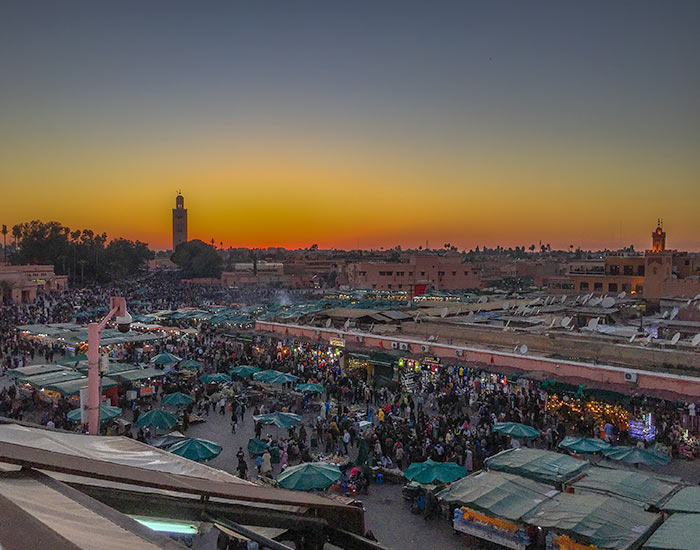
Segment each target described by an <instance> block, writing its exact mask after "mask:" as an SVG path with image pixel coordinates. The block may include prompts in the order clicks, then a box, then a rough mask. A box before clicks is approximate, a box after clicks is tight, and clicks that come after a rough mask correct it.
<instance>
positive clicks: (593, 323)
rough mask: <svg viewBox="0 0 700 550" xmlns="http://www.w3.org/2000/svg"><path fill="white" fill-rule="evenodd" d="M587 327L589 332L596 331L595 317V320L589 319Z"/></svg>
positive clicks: (596, 318) (596, 322)
mask: <svg viewBox="0 0 700 550" xmlns="http://www.w3.org/2000/svg"><path fill="white" fill-rule="evenodd" d="M587 326H588V328H589V329H590V330H596V329H597V328H598V317H595V318H593V319H591V320H590V321H588V325H587Z"/></svg>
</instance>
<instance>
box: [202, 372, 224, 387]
mask: <svg viewBox="0 0 700 550" xmlns="http://www.w3.org/2000/svg"><path fill="white" fill-rule="evenodd" d="M230 381H231V377H230V376H229V375H228V374H224V373H223V372H216V373H214V374H205V375H204V376H202V382H204V383H205V384H225V383H226V382H230Z"/></svg>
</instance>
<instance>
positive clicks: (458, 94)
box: [0, 0, 700, 250]
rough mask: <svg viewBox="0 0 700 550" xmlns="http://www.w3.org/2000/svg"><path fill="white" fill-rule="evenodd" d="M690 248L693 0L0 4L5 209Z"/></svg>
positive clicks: (233, 233)
mask: <svg viewBox="0 0 700 550" xmlns="http://www.w3.org/2000/svg"><path fill="white" fill-rule="evenodd" d="M179 189H181V190H182V193H183V195H184V196H185V203H186V206H187V207H188V208H189V234H190V238H201V239H203V240H206V241H209V240H210V239H211V238H212V237H213V238H214V239H215V240H216V242H217V243H219V242H220V241H223V243H224V245H225V246H258V247H260V246H285V247H289V248H295V247H305V246H309V245H310V244H312V243H317V244H318V245H319V246H320V247H322V248H326V247H332V246H337V247H343V248H356V247H358V246H359V247H362V248H370V247H377V248H378V247H392V246H395V245H397V244H400V245H402V246H404V247H409V246H418V245H423V246H425V242H426V240H428V241H429V243H430V245H431V246H438V247H439V246H442V244H443V243H445V242H450V243H452V244H454V245H456V246H458V247H459V248H467V249H469V248H473V247H474V246H477V245H479V246H483V245H487V246H496V245H498V244H500V245H503V246H506V247H508V246H516V245H526V246H529V245H530V244H531V243H539V241H542V242H543V243H551V245H552V246H553V247H556V248H568V246H569V245H570V244H574V245H575V246H581V247H584V248H603V247H609V248H617V247H620V246H625V245H629V244H634V245H635V246H636V247H638V248H640V249H642V248H645V247H648V246H649V243H650V234H651V232H652V230H653V229H654V227H655V224H656V219H657V218H658V217H661V218H663V219H664V222H665V228H666V230H667V232H668V245H669V247H672V248H678V249H685V250H688V249H690V250H700V2H698V1H697V0H692V1H683V0H678V1H673V2H661V1H659V2H645V1H634V2H632V1H629V2H625V1H619V2H610V1H592V2H561V1H556V2H555V1H552V2H538V1H534V2H527V1H522V0H519V1H514V2H505V1H493V2H478V3H477V2H470V1H465V0H462V1H459V2H441V1H438V2H410V1H401V2H390V1H380V2H377V1H372V2H370V1H367V2H365V1H358V2H347V3H341V2H326V1H324V2H305V1H299V2H296V1H292V2H267V1H259V2H175V1H170V2H156V1H149V2H129V1H125V2H110V3H107V2H87V1H86V2H77V1H70V0H68V1H66V2H33V1H29V0H19V1H7V2H3V5H2V8H0V223H5V224H7V225H8V226H12V225H13V224H16V223H18V222H22V221H29V220H31V219H42V220H44V221H48V220H58V221H61V222H63V223H64V224H66V225H68V226H70V227H71V228H82V227H89V228H91V229H94V230H96V231H100V232H102V231H106V232H107V233H108V235H109V236H111V237H116V236H124V237H127V238H131V239H140V240H143V241H146V242H148V243H149V244H150V245H151V246H152V247H154V248H169V247H170V244H171V225H170V224H171V209H172V208H173V206H174V203H175V195H176V193H177V191H178V190H179Z"/></svg>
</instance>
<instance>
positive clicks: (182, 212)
mask: <svg viewBox="0 0 700 550" xmlns="http://www.w3.org/2000/svg"><path fill="white" fill-rule="evenodd" d="M186 242H187V208H185V197H183V196H182V193H180V191H178V192H177V197H175V208H173V250H175V249H176V248H177V245H179V244H182V243H186Z"/></svg>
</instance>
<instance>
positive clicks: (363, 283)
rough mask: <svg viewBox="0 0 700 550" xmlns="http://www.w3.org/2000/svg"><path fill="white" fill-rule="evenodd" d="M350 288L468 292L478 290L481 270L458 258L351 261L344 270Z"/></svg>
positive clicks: (431, 257) (424, 257)
mask: <svg viewBox="0 0 700 550" xmlns="http://www.w3.org/2000/svg"><path fill="white" fill-rule="evenodd" d="M346 274H347V279H348V285H349V286H350V287H351V288H366V289H376V290H404V291H408V292H413V291H415V290H416V289H417V288H420V289H421V290H423V289H434V290H469V289H478V288H482V283H481V270H479V269H478V268H477V267H475V266H473V265H472V264H470V263H466V262H463V261H462V258H461V257H460V256H459V255H449V256H433V255H413V256H410V257H409V258H408V261H405V262H352V263H348V265H347V267H346Z"/></svg>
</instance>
